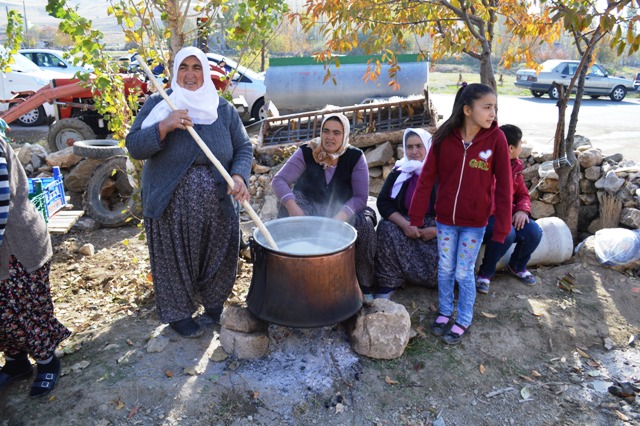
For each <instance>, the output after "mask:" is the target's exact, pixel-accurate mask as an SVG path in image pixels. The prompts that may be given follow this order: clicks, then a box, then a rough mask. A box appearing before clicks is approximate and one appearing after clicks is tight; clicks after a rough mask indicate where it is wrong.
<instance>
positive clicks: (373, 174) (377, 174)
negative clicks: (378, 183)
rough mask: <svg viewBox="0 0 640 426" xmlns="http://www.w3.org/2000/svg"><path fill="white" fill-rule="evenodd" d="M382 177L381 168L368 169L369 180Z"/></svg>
mask: <svg viewBox="0 0 640 426" xmlns="http://www.w3.org/2000/svg"><path fill="white" fill-rule="evenodd" d="M380 176H382V167H371V168H369V177H370V178H374V179H375V178H379V177H380Z"/></svg>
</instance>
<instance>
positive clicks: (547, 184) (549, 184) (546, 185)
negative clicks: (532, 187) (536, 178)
mask: <svg viewBox="0 0 640 426" xmlns="http://www.w3.org/2000/svg"><path fill="white" fill-rule="evenodd" d="M538 191H540V192H553V193H557V192H558V179H551V178H549V177H547V178H546V179H544V180H543V181H542V182H540V185H538Z"/></svg>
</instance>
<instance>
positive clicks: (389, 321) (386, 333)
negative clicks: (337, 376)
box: [349, 299, 411, 359]
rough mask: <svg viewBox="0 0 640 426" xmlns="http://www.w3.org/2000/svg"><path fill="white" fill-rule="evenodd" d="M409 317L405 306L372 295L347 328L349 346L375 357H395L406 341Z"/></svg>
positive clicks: (399, 354)
mask: <svg viewBox="0 0 640 426" xmlns="http://www.w3.org/2000/svg"><path fill="white" fill-rule="evenodd" d="M410 332H411V319H410V317H409V313H408V312H407V310H406V308H405V307H404V306H403V305H401V304H399V303H395V302H392V301H391V300H387V299H375V300H374V301H373V303H372V304H371V305H368V306H365V307H363V308H362V309H361V310H360V312H358V316H357V319H356V320H355V324H354V326H353V329H352V330H351V332H350V333H349V334H350V340H351V346H352V348H353V350H354V351H355V352H357V353H359V354H360V355H365V356H368V357H370V358H376V359H394V358H398V357H399V356H401V355H402V353H403V352H404V349H405V347H406V346H407V343H409V333H410Z"/></svg>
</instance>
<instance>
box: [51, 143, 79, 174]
mask: <svg viewBox="0 0 640 426" xmlns="http://www.w3.org/2000/svg"><path fill="white" fill-rule="evenodd" d="M83 159H84V157H80V156H78V155H75V154H74V153H73V147H72V146H69V147H67V148H65V149H63V150H61V151H56V152H53V153H51V154H49V155H47V158H46V161H47V164H48V165H50V166H51V167H55V166H58V167H60V168H61V169H70V168H71V167H73V166H75V165H76V164H78V163H79V162H80V161H82V160H83Z"/></svg>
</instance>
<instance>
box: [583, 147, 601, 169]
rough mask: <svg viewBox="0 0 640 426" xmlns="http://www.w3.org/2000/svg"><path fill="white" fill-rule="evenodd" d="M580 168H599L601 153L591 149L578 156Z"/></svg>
mask: <svg viewBox="0 0 640 426" xmlns="http://www.w3.org/2000/svg"><path fill="white" fill-rule="evenodd" d="M578 162H579V163H580V167H582V168H583V169H588V168H589V167H593V166H599V165H600V164H602V152H601V151H600V150H599V149H596V148H592V149H590V150H588V151H585V152H582V153H580V155H578Z"/></svg>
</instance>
